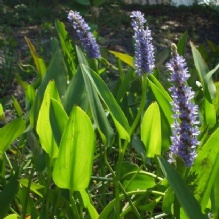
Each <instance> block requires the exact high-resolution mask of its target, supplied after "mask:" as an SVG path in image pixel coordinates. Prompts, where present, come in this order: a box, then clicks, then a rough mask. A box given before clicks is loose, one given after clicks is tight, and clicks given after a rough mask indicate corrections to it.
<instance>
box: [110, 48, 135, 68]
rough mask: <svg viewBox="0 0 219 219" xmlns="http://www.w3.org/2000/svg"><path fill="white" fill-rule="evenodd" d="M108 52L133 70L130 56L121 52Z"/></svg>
mask: <svg viewBox="0 0 219 219" xmlns="http://www.w3.org/2000/svg"><path fill="white" fill-rule="evenodd" d="M109 52H110V53H112V54H113V55H114V56H115V57H117V58H119V59H120V60H122V61H123V62H125V63H126V64H128V65H129V66H131V67H132V68H134V64H133V57H132V56H130V55H128V54H125V53H121V52H115V51H112V50H109Z"/></svg>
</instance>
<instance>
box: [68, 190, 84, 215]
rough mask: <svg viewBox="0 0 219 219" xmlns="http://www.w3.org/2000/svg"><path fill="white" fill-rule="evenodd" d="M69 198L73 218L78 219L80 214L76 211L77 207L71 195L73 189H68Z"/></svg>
mask: <svg viewBox="0 0 219 219" xmlns="http://www.w3.org/2000/svg"><path fill="white" fill-rule="evenodd" d="M69 200H70V203H71V206H72V212H73V215H74V217H73V218H78V219H80V218H81V216H80V214H79V212H78V208H77V205H76V202H75V199H74V196H73V191H69Z"/></svg>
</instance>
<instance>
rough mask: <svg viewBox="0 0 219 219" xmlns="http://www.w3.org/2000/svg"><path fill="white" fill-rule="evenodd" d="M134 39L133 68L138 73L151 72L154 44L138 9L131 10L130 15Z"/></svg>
mask: <svg viewBox="0 0 219 219" xmlns="http://www.w3.org/2000/svg"><path fill="white" fill-rule="evenodd" d="M130 17H131V18H132V23H131V24H132V27H133V29H134V32H135V33H134V40H135V68H136V73H137V74H138V75H143V74H144V73H152V72H153V69H154V67H155V65H154V60H155V59H154V46H153V45H152V37H151V31H150V30H149V28H148V27H147V26H146V28H145V27H144V26H145V23H146V19H145V18H144V15H143V14H142V13H141V12H140V11H133V12H132V14H131V16H130Z"/></svg>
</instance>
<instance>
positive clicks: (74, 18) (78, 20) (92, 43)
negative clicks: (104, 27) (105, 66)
mask: <svg viewBox="0 0 219 219" xmlns="http://www.w3.org/2000/svg"><path fill="white" fill-rule="evenodd" d="M68 20H69V21H70V22H71V23H72V25H73V29H74V30H75V32H76V36H77V38H78V40H79V41H80V42H81V44H82V46H83V48H84V50H85V51H86V53H87V55H88V57H89V58H100V56H101V55H100V50H99V46H98V45H97V42H96V40H95V38H94V36H93V34H92V33H91V32H90V27H89V26H88V24H87V23H86V22H85V21H84V19H83V18H82V17H81V15H80V13H79V12H76V11H70V12H69V13H68Z"/></svg>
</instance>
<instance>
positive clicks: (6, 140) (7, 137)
mask: <svg viewBox="0 0 219 219" xmlns="http://www.w3.org/2000/svg"><path fill="white" fill-rule="evenodd" d="M25 129H26V122H25V120H23V119H21V118H18V119H15V120H12V121H11V122H9V123H8V124H6V125H5V126H4V127H2V128H0V142H1V144H0V155H1V154H2V153H4V152H5V150H7V148H8V147H9V146H10V145H11V144H12V143H13V142H14V141H15V140H16V139H17V138H18V137H19V136H20V135H22V134H23V133H24V131H25Z"/></svg>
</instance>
